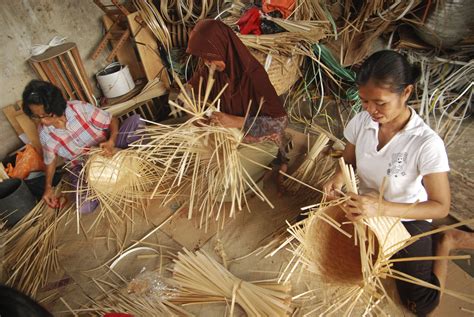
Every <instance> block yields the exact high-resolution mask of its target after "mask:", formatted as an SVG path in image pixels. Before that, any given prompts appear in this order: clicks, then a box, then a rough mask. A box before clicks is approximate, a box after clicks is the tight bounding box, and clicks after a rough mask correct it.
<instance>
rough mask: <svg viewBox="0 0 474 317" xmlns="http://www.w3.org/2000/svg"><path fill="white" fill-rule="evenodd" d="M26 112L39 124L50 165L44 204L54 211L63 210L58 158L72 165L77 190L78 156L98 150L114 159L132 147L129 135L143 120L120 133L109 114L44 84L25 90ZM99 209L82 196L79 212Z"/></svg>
mask: <svg viewBox="0 0 474 317" xmlns="http://www.w3.org/2000/svg"><path fill="white" fill-rule="evenodd" d="M23 111H24V112H25V114H27V115H28V116H29V117H30V118H31V119H33V120H34V121H36V122H37V123H38V132H39V137H40V141H41V146H42V149H43V159H44V163H45V165H46V177H45V178H46V180H45V189H44V193H43V200H44V201H45V202H46V203H47V204H48V206H50V207H52V208H57V207H59V200H58V198H57V197H55V194H54V191H53V189H52V181H53V175H54V172H55V169H56V159H57V157H58V156H60V157H62V158H63V159H65V160H67V161H71V165H72V169H71V174H70V178H71V180H70V181H71V183H72V184H73V185H75V186H77V182H78V178H77V175H78V174H79V172H80V170H81V168H82V164H81V162H80V161H79V160H77V157H78V156H80V155H81V154H83V153H84V152H85V151H87V150H88V149H89V148H91V147H94V146H99V147H101V148H102V149H103V152H104V155H107V156H111V155H113V154H114V151H115V148H116V147H118V148H125V147H127V146H128V144H129V143H130V141H131V140H130V139H129V135H130V134H131V133H132V132H133V131H135V130H136V129H137V128H138V126H139V124H140V117H139V116H138V115H134V116H131V117H129V118H128V119H127V120H125V121H124V122H123V124H122V126H121V127H120V130H119V122H118V119H117V118H114V117H112V115H111V114H109V113H108V112H106V111H104V110H101V109H99V108H97V107H94V106H93V105H91V104H89V103H86V102H83V101H78V100H72V101H66V100H65V99H64V97H63V95H62V93H61V90H59V88H58V87H56V86H54V85H53V84H51V83H49V82H45V81H40V80H32V81H31V82H30V83H29V84H28V85H27V86H26V87H25V90H24V91H23ZM97 205H98V202H97V201H96V200H87V198H86V197H83V196H82V197H81V201H80V202H79V210H80V211H81V212H84V213H87V212H92V211H94V209H95V208H96V207H97Z"/></svg>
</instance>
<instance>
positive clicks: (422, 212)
mask: <svg viewBox="0 0 474 317" xmlns="http://www.w3.org/2000/svg"><path fill="white" fill-rule="evenodd" d="M423 185H424V187H425V189H426V192H427V194H428V200H427V201H424V202H421V203H418V204H410V203H393V202H389V201H385V200H381V201H379V197H378V196H379V195H377V194H368V195H355V194H353V193H350V196H351V199H350V200H349V201H348V202H347V204H346V206H345V208H344V209H345V210H346V211H347V212H349V214H350V215H349V217H350V218H352V219H351V220H357V219H359V218H361V217H363V216H366V217H374V216H391V217H400V218H409V219H416V220H424V219H439V218H444V217H446V216H447V215H448V213H449V209H450V205H451V193H450V188H449V180H448V173H447V172H442V173H432V174H428V175H425V176H424V177H423Z"/></svg>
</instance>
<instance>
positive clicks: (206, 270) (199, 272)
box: [173, 249, 291, 316]
mask: <svg viewBox="0 0 474 317" xmlns="http://www.w3.org/2000/svg"><path fill="white" fill-rule="evenodd" d="M173 279H174V281H176V282H177V284H178V285H179V286H180V289H179V290H178V295H177V297H176V298H174V299H173V302H174V303H176V302H177V301H179V302H181V303H183V304H185V303H204V302H216V301H226V302H227V303H229V302H230V316H233V313H234V309H235V304H238V305H239V306H240V307H242V309H243V310H244V311H245V313H246V314H247V315H248V316H287V315H288V314H289V312H290V304H291V296H289V294H288V292H289V291H290V286H289V285H288V284H287V285H281V284H277V283H270V282H266V283H252V282H246V281H243V280H241V279H239V278H237V277H236V276H234V275H233V274H232V273H230V272H229V271H228V270H227V269H225V268H224V267H223V266H222V265H221V264H219V263H218V262H216V261H215V260H214V259H213V258H211V257H210V256H209V255H208V254H206V253H204V252H202V251H197V252H194V253H191V252H189V251H188V250H186V249H184V253H178V258H177V259H176V260H175V265H174V268H173Z"/></svg>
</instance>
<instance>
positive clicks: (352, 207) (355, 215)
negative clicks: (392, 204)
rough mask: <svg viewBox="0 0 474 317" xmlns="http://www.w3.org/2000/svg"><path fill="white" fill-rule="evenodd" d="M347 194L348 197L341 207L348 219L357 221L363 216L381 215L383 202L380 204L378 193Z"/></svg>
mask: <svg viewBox="0 0 474 317" xmlns="http://www.w3.org/2000/svg"><path fill="white" fill-rule="evenodd" d="M347 195H348V196H349V197H350V199H349V200H348V201H346V202H345V203H344V204H343V206H342V209H343V210H344V211H345V212H346V216H347V218H348V219H349V220H351V221H357V220H359V219H361V218H363V217H365V218H367V217H376V216H383V213H384V210H383V204H380V199H379V194H377V193H369V194H367V195H357V194H354V193H348V194H347ZM382 202H383V200H382Z"/></svg>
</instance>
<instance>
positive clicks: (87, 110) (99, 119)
mask: <svg viewBox="0 0 474 317" xmlns="http://www.w3.org/2000/svg"><path fill="white" fill-rule="evenodd" d="M80 108H81V110H82V113H83V115H84V117H85V118H86V120H87V122H90V123H91V125H93V126H94V127H95V128H96V129H99V130H107V129H108V128H109V125H110V122H111V121H112V115H111V114H110V113H108V112H107V111H104V110H102V109H99V108H97V107H95V106H93V105H91V104H90V103H86V102H82V103H81V107H80Z"/></svg>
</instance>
